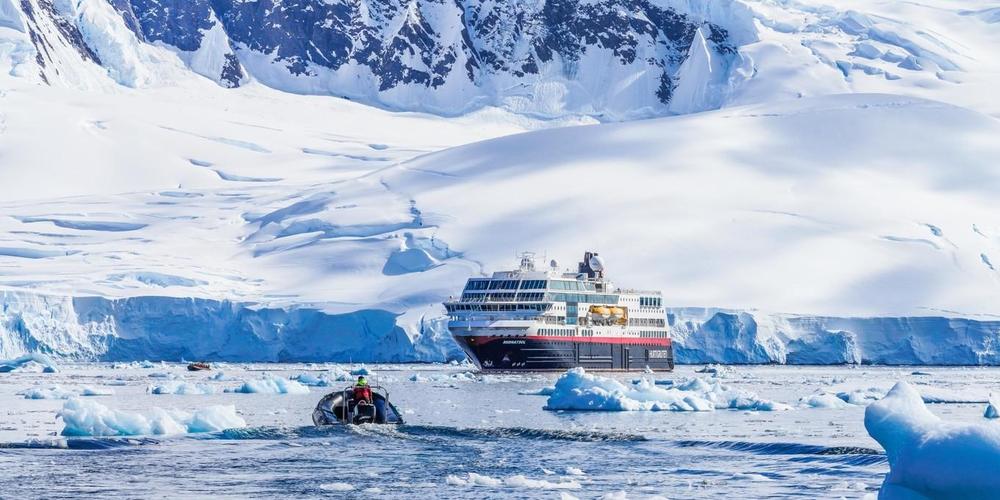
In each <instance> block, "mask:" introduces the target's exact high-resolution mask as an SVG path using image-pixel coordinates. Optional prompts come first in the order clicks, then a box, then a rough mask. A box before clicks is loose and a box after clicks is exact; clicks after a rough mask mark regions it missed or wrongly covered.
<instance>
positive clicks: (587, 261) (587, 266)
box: [577, 252, 604, 278]
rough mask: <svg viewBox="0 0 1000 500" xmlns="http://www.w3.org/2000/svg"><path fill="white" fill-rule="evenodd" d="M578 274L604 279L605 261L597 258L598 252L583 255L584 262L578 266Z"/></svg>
mask: <svg viewBox="0 0 1000 500" xmlns="http://www.w3.org/2000/svg"><path fill="white" fill-rule="evenodd" d="M578 269H579V270H578V271H577V272H578V273H580V274H583V275H586V276H587V277H588V278H603V277H604V260H603V259H601V258H600V257H598V256H597V252H586V253H584V254H583V261H582V262H580V264H579V265H578Z"/></svg>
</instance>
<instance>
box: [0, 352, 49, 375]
mask: <svg viewBox="0 0 1000 500" xmlns="http://www.w3.org/2000/svg"><path fill="white" fill-rule="evenodd" d="M34 367H39V368H34ZM32 368H34V370H36V371H41V372H42V373H57V372H58V371H59V367H58V366H56V363H55V361H52V358H50V357H48V356H46V355H44V354H38V353H33V354H26V355H24V356H21V357H18V358H14V359H8V360H0V373H8V372H13V371H30V370H32Z"/></svg>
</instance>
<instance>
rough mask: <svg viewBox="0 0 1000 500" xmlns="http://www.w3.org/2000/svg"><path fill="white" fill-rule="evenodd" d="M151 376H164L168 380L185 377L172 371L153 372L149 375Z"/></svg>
mask: <svg viewBox="0 0 1000 500" xmlns="http://www.w3.org/2000/svg"><path fill="white" fill-rule="evenodd" d="M148 377H149V378H162V379H166V380H178V379H182V378H184V377H182V376H180V375H177V374H176V373H170V372H153V373H150V374H149V375H148Z"/></svg>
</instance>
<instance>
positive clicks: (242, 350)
mask: <svg viewBox="0 0 1000 500" xmlns="http://www.w3.org/2000/svg"><path fill="white" fill-rule="evenodd" d="M406 326H407V325H406V324H405V322H403V321H399V320H398V319H397V315H395V314H392V313H390V312H387V311H382V310H373V309H370V310H360V311H355V312H352V313H347V314H327V313H324V312H321V311H318V310H315V309H310V308H305V307H301V308H299V307H290V308H284V309H282V308H257V307H254V306H253V305H252V304H243V303H237V302H230V301H217V300H206V299H187V298H170V297H136V298H130V299H117V300H114V299H105V298H99V297H78V298H71V297H58V296H49V295H37V294H32V293H23V292H0V358H11V357H16V356H19V355H21V354H24V353H26V352H35V353H47V354H51V355H55V356H58V357H63V358H69V359H81V360H101V361H119V360H142V359H150V360H180V359H189V360H228V361H344V362H348V361H355V362H365V361H368V362H371V361H391V362H405V361H448V360H451V359H461V358H462V357H463V356H464V355H463V354H462V353H461V350H459V349H458V347H457V346H456V345H454V343H453V342H451V341H450V339H443V338H441V335H442V332H443V329H442V328H441V326H442V325H441V324H440V322H428V323H426V324H419V323H418V324H416V325H412V328H405V327H406Z"/></svg>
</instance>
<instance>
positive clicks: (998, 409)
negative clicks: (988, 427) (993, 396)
mask: <svg viewBox="0 0 1000 500" xmlns="http://www.w3.org/2000/svg"><path fill="white" fill-rule="evenodd" d="M983 418H989V419H994V418H1000V405H998V404H997V403H995V402H993V401H990V402H989V403H987V404H986V411H984V412H983Z"/></svg>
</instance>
